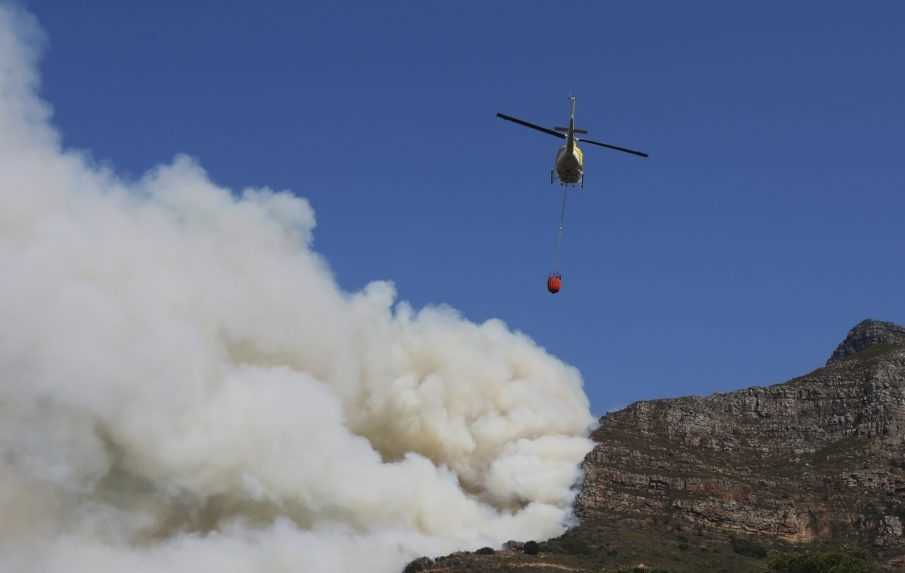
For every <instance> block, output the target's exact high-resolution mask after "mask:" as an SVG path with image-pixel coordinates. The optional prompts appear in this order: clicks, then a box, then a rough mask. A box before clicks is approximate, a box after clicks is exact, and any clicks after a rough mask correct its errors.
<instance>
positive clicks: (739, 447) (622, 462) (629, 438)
mask: <svg viewBox="0 0 905 573" xmlns="http://www.w3.org/2000/svg"><path fill="white" fill-rule="evenodd" d="M594 439H595V440H596V441H597V442H599V445H598V446H597V447H596V448H595V449H594V450H593V451H592V452H591V453H590V454H589V455H588V457H587V458H586V460H585V462H584V469H585V472H586V478H585V483H584V486H583V488H582V490H581V493H580V495H579V498H578V503H577V513H578V515H579V516H580V517H581V518H582V520H583V521H585V520H591V521H593V520H599V519H609V518H610V517H612V516H616V515H631V516H635V517H645V516H649V517H654V516H664V515H668V516H670V517H671V518H673V519H676V520H679V521H682V522H686V523H688V524H690V525H693V526H699V527H707V528H716V529H720V530H724V531H727V532H738V533H744V534H751V535H757V536H764V537H770V538H777V539H781V540H785V541H790V542H803V541H814V540H829V539H832V540H838V541H849V542H851V541H854V542H858V543H862V544H869V545H872V546H876V547H889V548H897V549H905V537H903V523H905V329H903V328H901V327H898V326H896V325H892V324H890V323H880V322H875V321H865V322H862V323H861V324H859V325H858V326H856V327H855V328H854V329H852V331H851V332H850V333H849V336H848V337H847V338H846V340H845V341H844V342H843V343H842V344H840V345H839V347H838V348H837V349H836V351H835V352H834V353H833V355H832V357H831V359H830V360H829V362H828V365H827V366H826V367H824V368H821V369H819V370H816V371H814V372H812V373H810V374H808V375H806V376H802V377H800V378H797V379H794V380H792V381H790V382H787V383H785V384H778V385H775V386H769V387H765V388H749V389H746V390H740V391H737V392H731V393H728V394H716V395H713V396H709V397H706V398H679V399H675V400H655V401H649V402H638V403H635V404H633V405H631V406H629V407H628V408H626V409H625V410H622V411H620V412H616V413H614V414H611V415H609V416H606V417H605V418H604V419H603V420H602V424H601V427H600V428H599V429H598V430H597V431H596V432H595V434H594Z"/></svg>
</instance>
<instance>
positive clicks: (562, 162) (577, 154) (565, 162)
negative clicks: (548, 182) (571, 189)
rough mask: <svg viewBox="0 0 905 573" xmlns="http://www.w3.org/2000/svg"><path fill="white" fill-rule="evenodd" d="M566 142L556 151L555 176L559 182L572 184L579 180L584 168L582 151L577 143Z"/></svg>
mask: <svg viewBox="0 0 905 573" xmlns="http://www.w3.org/2000/svg"><path fill="white" fill-rule="evenodd" d="M569 147H570V145H569V144H568V143H567V144H565V145H563V146H562V147H560V148H559V149H558V150H557V151H556V159H555V166H554V169H556V176H557V177H558V178H559V180H560V182H561V183H565V184H567V185H574V184H577V183H578V182H580V181H581V175H582V172H583V170H584V153H583V152H582V151H581V148H580V147H578V144H577V143H572V144H571V148H572V149H571V150H570V149H569Z"/></svg>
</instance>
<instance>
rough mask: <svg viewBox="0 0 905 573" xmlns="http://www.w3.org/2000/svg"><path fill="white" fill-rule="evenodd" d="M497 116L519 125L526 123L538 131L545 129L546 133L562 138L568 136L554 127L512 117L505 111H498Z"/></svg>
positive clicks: (525, 124)
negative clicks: (549, 127) (550, 127)
mask: <svg viewBox="0 0 905 573" xmlns="http://www.w3.org/2000/svg"><path fill="white" fill-rule="evenodd" d="M496 116H497V117H499V118H500V119H505V120H506V121H511V122H513V123H517V124H519V125H524V126H525V127H530V128H531V129H536V130H537V131H543V132H544V133H549V134H550V135H553V136H555V137H558V138H560V139H565V138H566V136H565V135H563V134H562V133H559V132H557V131H554V130H552V129H547V128H546V127H541V126H539V125H535V124H533V123H530V122H527V121H525V120H523V119H519V118H517V117H512V116H511V115H506V114H504V113H497V114H496Z"/></svg>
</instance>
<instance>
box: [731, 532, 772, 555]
mask: <svg viewBox="0 0 905 573" xmlns="http://www.w3.org/2000/svg"><path fill="white" fill-rule="evenodd" d="M730 543H731V544H732V550H733V551H735V552H736V553H738V554H739V555H744V556H746V557H754V558H755V559H763V558H764V557H766V556H767V548H766V547H764V546H763V545H761V544H759V543H755V542H753V541H751V540H749V539H737V538H735V537H733V538H732V539H731V540H730Z"/></svg>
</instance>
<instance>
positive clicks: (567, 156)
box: [496, 96, 648, 188]
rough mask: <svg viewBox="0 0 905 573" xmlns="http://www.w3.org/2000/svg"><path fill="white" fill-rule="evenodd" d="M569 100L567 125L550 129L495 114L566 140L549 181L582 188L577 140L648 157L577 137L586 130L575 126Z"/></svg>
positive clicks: (573, 99)
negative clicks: (555, 179) (569, 108)
mask: <svg viewBox="0 0 905 573" xmlns="http://www.w3.org/2000/svg"><path fill="white" fill-rule="evenodd" d="M569 101H570V103H571V110H570V113H569V127H554V128H552V129H550V128H547V127H542V126H540V125H537V124H534V123H531V122H528V121H525V120H523V119H519V118H517V117H513V116H511V115H506V114H504V113H499V112H498V113H497V114H496V116H497V117H498V118H500V119H505V120H506V121H511V122H513V123H517V124H519V125H523V126H525V127H530V128H531V129H536V130H537V131H542V132H544V133H546V134H549V135H552V136H554V137H558V138H560V139H565V140H566V142H565V144H563V145H562V146H561V147H560V148H559V149H558V150H557V152H556V158H555V160H554V163H553V169H551V170H550V183H553V182H554V177H555V178H558V179H559V182H560V184H561V185H579V184H580V185H581V187H582V188H584V152H582V150H581V148H580V147H579V146H578V143H579V142H582V143H589V144H591V145H597V146H599V147H605V148H607V149H615V150H616V151H622V152H624V153H631V154H632V155H638V156H640V157H648V155H647V154H646V153H644V152H642V151H636V150H634V149H628V148H627V147H619V146H618V145H610V144H609V143H603V142H601V141H594V140H593V139H585V138H583V137H582V138H579V137H577V135H584V134H586V133H587V130H585V129H578V128H576V127H575V96H570V97H569Z"/></svg>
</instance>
